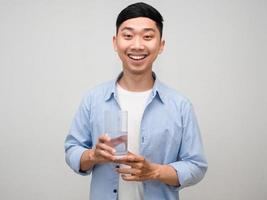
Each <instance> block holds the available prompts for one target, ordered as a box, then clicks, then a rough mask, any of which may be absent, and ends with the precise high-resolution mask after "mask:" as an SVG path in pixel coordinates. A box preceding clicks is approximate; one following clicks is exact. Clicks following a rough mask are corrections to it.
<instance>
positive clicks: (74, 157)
mask: <svg viewBox="0 0 267 200" xmlns="http://www.w3.org/2000/svg"><path fill="white" fill-rule="evenodd" d="M64 147H65V159H66V162H67V164H68V165H69V167H70V168H71V169H73V170H74V171H75V172H76V173H78V174H81V175H87V174H90V173H91V170H89V171H87V172H81V171H80V160H81V156H82V154H83V152H84V151H86V150H87V149H91V148H92V137H91V132H90V96H89V95H87V96H85V97H84V99H83V100H82V102H81V105H80V106H79V108H78V111H77V112H76V114H75V117H74V119H73V121H72V124H71V128H70V131H69V133H68V135H67V137H66V139H65V145H64Z"/></svg>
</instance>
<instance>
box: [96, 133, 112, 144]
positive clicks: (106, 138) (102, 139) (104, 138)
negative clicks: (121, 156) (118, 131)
mask: <svg viewBox="0 0 267 200" xmlns="http://www.w3.org/2000/svg"><path fill="white" fill-rule="evenodd" d="M110 139H111V138H110V137H109V136H108V134H102V135H100V136H99V138H98V141H99V142H100V143H104V142H108V141H110Z"/></svg>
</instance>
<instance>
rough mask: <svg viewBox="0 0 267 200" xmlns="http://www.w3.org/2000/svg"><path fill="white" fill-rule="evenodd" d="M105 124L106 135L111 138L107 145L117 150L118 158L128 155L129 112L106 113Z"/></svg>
mask: <svg viewBox="0 0 267 200" xmlns="http://www.w3.org/2000/svg"><path fill="white" fill-rule="evenodd" d="M104 123H105V133H107V134H108V135H109V137H110V138H111V140H110V141H109V142H107V144H108V145H109V146H111V147H113V148H114V149H115V150H116V152H115V155H116V156H123V155H126V154H127V153H128V112H127V111H121V110H120V111H114V110H112V111H110V110H108V111H105V116H104Z"/></svg>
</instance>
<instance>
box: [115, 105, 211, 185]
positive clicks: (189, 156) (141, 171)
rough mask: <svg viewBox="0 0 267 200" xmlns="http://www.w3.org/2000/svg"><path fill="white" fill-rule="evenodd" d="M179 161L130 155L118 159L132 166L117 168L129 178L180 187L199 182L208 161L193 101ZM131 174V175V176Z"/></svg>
mask: <svg viewBox="0 0 267 200" xmlns="http://www.w3.org/2000/svg"><path fill="white" fill-rule="evenodd" d="M177 158H178V159H177V161H175V162H173V163H169V164H167V165H159V164H154V163H150V162H148V161H147V160H145V159H144V158H143V157H142V156H137V155H133V154H130V155H128V156H127V157H124V158H122V159H120V160H117V161H116V162H118V163H122V164H126V165H130V166H131V168H121V169H119V170H117V171H118V172H119V173H122V174H127V175H126V176H125V175H122V177H123V178H124V179H125V180H128V181H145V180H158V181H161V182H163V183H165V184H168V185H172V186H178V187H180V188H182V187H185V186H189V185H193V184H195V183H197V182H199V181H200V180H201V179H202V178H203V177H204V174H205V172H206V170H207V161H206V158H205V156H204V152H203V145H202V141H201V137H200V132H199V129H198V125H197V121H196V118H195V115H194V113H193V110H192V107H191V105H190V104H187V105H186V106H185V108H184V113H183V136H182V141H181V146H180V149H179V152H177ZM129 174H130V175H129Z"/></svg>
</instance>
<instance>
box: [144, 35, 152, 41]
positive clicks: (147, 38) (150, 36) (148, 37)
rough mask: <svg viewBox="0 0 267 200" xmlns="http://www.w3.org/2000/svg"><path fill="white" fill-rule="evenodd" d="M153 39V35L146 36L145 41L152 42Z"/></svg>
mask: <svg viewBox="0 0 267 200" xmlns="http://www.w3.org/2000/svg"><path fill="white" fill-rule="evenodd" d="M152 38H153V35H145V36H144V39H145V40H151V39H152Z"/></svg>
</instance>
